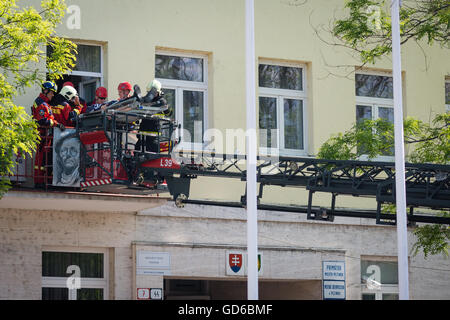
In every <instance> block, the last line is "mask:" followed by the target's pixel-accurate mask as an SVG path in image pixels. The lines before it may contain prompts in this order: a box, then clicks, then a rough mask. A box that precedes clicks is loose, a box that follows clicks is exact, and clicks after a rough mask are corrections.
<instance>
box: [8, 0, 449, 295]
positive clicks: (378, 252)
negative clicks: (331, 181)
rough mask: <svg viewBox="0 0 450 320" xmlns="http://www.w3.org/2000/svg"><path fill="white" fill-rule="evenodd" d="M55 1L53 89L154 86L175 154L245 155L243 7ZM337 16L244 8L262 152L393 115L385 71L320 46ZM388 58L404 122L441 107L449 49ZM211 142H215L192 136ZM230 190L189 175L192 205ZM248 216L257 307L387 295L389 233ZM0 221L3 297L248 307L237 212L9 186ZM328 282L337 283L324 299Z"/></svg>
mask: <svg viewBox="0 0 450 320" xmlns="http://www.w3.org/2000/svg"><path fill="white" fill-rule="evenodd" d="M29 2H30V3H31V4H33V5H35V6H38V1H29ZM67 5H68V10H67V14H66V17H65V19H64V21H63V23H62V24H61V26H60V27H59V28H58V30H57V32H58V35H60V36H61V37H67V38H69V39H71V40H72V41H73V42H75V43H77V44H78V55H77V58H78V59H77V66H76V68H75V69H74V71H73V72H72V73H71V74H70V75H66V77H65V79H64V80H70V81H72V82H73V83H74V84H75V86H76V87H77V90H78V91H79V93H80V95H81V96H83V97H84V98H85V99H86V100H87V101H91V100H92V99H93V97H94V96H93V94H94V91H95V88H97V87H98V86H100V85H103V86H105V87H106V88H107V89H108V91H109V99H115V98H117V92H116V91H117V90H116V89H117V86H118V84H119V83H120V82H123V81H129V82H130V83H132V84H138V85H140V87H141V88H145V87H146V85H147V84H148V83H149V82H150V81H151V80H152V79H154V78H156V79H158V80H160V82H161V83H162V86H163V90H164V92H165V94H166V98H167V100H168V101H169V103H170V104H171V105H172V106H174V108H175V115H174V117H175V119H176V120H177V121H178V122H179V123H180V124H181V126H182V128H183V129H186V130H185V131H184V135H183V136H182V144H184V145H185V146H186V149H189V150H216V151H218V152H220V151H222V152H223V153H231V154H233V153H236V152H240V153H243V152H244V150H245V145H244V144H242V143H243V141H242V140H239V138H238V137H239V134H238V132H239V131H243V130H244V128H245V112H244V110H245V31H244V30H245V26H244V23H245V1H240V0H230V1H220V0H213V1H211V0H193V1H181V0H168V1H153V0H151V1H147V0H146V1H144V0H133V1H123V0H96V1H85V0H68V1H67ZM343 6H344V1H342V0H332V1H326V0H316V1H307V2H305V3H304V4H301V5H300V4H298V2H297V1H289V0H279V1H272V0H261V1H255V37H256V38H255V42H256V48H255V49H256V57H257V61H255V63H256V64H257V71H258V75H257V84H258V85H257V90H258V91H257V99H258V101H257V108H258V115H259V118H258V124H259V129H260V134H259V154H260V155H264V154H271V153H272V152H274V150H275V151H276V152H278V153H279V155H283V156H299V157H300V156H302V157H314V155H315V154H316V153H317V151H318V149H319V148H320V145H321V144H322V143H323V142H324V141H325V140H326V139H328V138H329V137H330V136H331V135H332V134H334V133H337V132H343V131H345V130H347V129H349V128H350V127H351V125H352V124H353V123H354V122H356V121H358V120H360V119H364V118H372V119H376V118H385V119H388V120H391V121H392V120H393V98H392V67H391V61H390V60H389V59H388V58H386V59H384V60H382V61H380V62H378V63H377V64H376V65H374V66H365V67H364V68H362V69H360V68H358V67H359V66H360V63H359V62H358V60H357V59H355V58H354V57H352V56H351V55H350V54H349V52H348V51H345V50H342V49H341V48H339V47H337V46H333V45H330V42H332V40H333V39H331V37H330V35H329V34H328V33H326V31H325V29H324V28H323V26H324V25H325V26H328V25H329V24H330V21H331V19H332V18H333V17H334V16H335V15H336V12H337V13H339V14H340V13H341V12H342V10H343ZM402 50H403V51H402V59H403V60H402V68H403V95H404V97H403V101H404V115H405V116H413V117H416V118H419V119H421V120H423V121H427V120H428V119H430V118H432V117H433V115H434V114H436V113H442V112H445V110H446V108H447V109H448V105H449V103H450V102H449V101H448V97H449V94H448V91H449V90H450V87H449V85H448V83H449V79H450V78H449V77H450V59H449V51H448V49H444V48H441V47H439V46H433V47H428V46H426V45H423V46H421V47H419V45H418V44H416V43H410V42H408V43H407V44H406V45H405V46H403V47H402ZM349 72H350V73H349ZM61 83H62V82H61ZM38 92H39V89H38V88H36V90H29V91H27V92H26V93H25V94H24V95H22V96H21V97H19V98H18V99H17V103H18V104H20V105H23V106H30V105H31V104H32V101H33V100H34V98H35V97H36V96H37V95H38ZM27 109H29V108H27ZM262 129H265V131H264V130H262ZM211 130H214V131H211ZM186 132H187V133H186ZM211 132H214V133H216V134H217V135H216V139H214V142H210V141H207V138H206V136H205V133H207V134H208V133H209V134H210V133H211ZM188 133H189V134H188ZM217 137H219V138H217ZM381 159H382V160H388V161H389V160H393V157H392V155H391V154H386V155H385V156H383V157H382V158H381ZM225 180H226V181H225ZM244 192H245V183H243V182H241V181H238V180H232V179H230V180H227V179H220V178H198V179H196V180H195V182H193V183H192V186H191V198H195V199H214V200H225V201H236V200H238V199H239V197H240V196H241V195H243V194H244ZM307 197H308V195H307V192H306V191H305V190H302V189H297V188H291V189H289V188H279V187H267V188H266V189H265V191H264V197H263V198H262V201H264V202H265V203H283V204H296V205H305V204H306V203H307V199H308V198H307ZM317 201H318V204H320V205H328V204H329V202H330V200H329V198H328V197H327V196H318V197H317ZM336 205H337V207H340V208H360V209H374V208H376V202H375V201H374V199H362V198H355V197H345V196H343V197H340V199H339V201H338V202H337V204H336ZM258 221H259V222H258V229H259V233H258V241H259V254H260V256H259V259H260V260H259V261H260V263H259V278H260V298H261V299H322V298H327V297H328V298H333V296H332V295H333V294H334V295H335V297H337V298H342V297H345V298H346V299H352V300H357V299H396V298H398V277H397V260H396V255H397V245H396V229H395V227H394V226H386V225H376V224H375V222H374V221H373V220H370V219H363V218H359V219H355V218H336V219H335V220H334V222H319V221H311V220H307V219H306V216H304V215H301V214H294V213H286V212H276V211H259V212H258ZM0 222H1V223H0V298H1V299H146V298H147V297H148V295H149V294H150V291H148V292H147V290H145V289H154V290H153V291H152V292H151V295H152V296H151V297H152V298H155V299H156V298H159V297H162V298H164V299H192V298H197V299H245V298H246V278H245V276H246V257H245V254H246V212H245V210H244V209H241V208H225V207H213V206H207V205H193V204H191V205H189V204H188V205H186V206H185V207H184V208H178V207H176V206H175V205H174V203H173V201H171V200H170V199H169V198H168V196H167V194H153V195H131V194H126V192H125V194H124V192H122V194H120V195H111V194H92V193H88V192H74V191H72V190H71V191H68V190H66V189H64V188H62V189H59V190H58V191H54V192H43V191H37V190H34V189H30V190H24V189H20V190H13V191H11V192H9V193H8V194H7V195H6V196H5V197H4V198H3V199H2V200H0ZM413 230H414V229H413V227H412V226H411V227H409V229H408V242H409V243H408V245H409V248H411V247H412V245H413V244H414V242H415V238H414V235H413V234H412V231H413ZM409 259H410V260H409V279H410V297H411V298H412V299H449V298H450V294H449V292H450V290H449V288H450V262H449V260H448V259H445V258H444V257H441V256H433V257H429V258H428V259H424V257H423V255H421V254H418V255H417V256H414V255H410V257H409ZM329 262H331V265H332V268H341V267H342V268H343V269H344V270H343V272H341V274H340V278H339V279H338V280H336V279H335V280H329V279H328V280H327V279H324V271H325V269H326V268H325V266H326V265H328V263H329ZM333 262H334V264H333ZM70 266H75V267H72V268H69V267H70ZM77 268H78V269H77ZM340 271H342V269H340ZM77 272H79V273H80V275H81V284H80V286H81V289H74V290H72V289H70V285H69V283H68V280H70V279H71V280H74V281H75V282H76V281H77V280H76V275H77ZM69 278H70V279H69ZM327 281H340V282H339V285H338V286H337V289H336V290H334V291H333V290H329V288H328V287H326V285H328V284H329V282H327ZM341 284H343V288H342V286H341ZM331 285H333V283H331ZM143 289H144V290H143ZM158 289H162V290H161V291H159V290H158ZM328 294H332V295H331V296H328Z"/></svg>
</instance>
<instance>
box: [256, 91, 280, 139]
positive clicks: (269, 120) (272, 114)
mask: <svg viewBox="0 0 450 320" xmlns="http://www.w3.org/2000/svg"><path fill="white" fill-rule="evenodd" d="M276 129H277V99H276V98H267V97H259V138H260V145H261V147H263V148H278V143H277V141H278V137H277V134H276V132H277V131H276Z"/></svg>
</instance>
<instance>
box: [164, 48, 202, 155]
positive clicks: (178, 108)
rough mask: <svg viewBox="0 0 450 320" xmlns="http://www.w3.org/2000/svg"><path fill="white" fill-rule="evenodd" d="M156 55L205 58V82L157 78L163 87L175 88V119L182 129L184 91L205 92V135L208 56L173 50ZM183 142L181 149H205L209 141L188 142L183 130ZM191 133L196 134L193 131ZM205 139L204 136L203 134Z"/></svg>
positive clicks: (181, 132) (181, 133)
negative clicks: (185, 139)
mask: <svg viewBox="0 0 450 320" xmlns="http://www.w3.org/2000/svg"><path fill="white" fill-rule="evenodd" d="M156 55H165V56H175V57H185V58H196V59H202V60H203V82H199V81H186V80H174V79H164V78H156V80H158V81H159V82H161V86H162V88H163V89H172V90H175V121H176V122H177V123H179V124H181V129H183V123H184V119H183V111H184V105H183V91H184V90H186V91H199V92H203V135H204V133H205V131H206V130H207V128H208V56H207V55H203V54H194V53H187V52H172V51H166V50H156V52H155V57H156ZM179 134H180V138H181V142H180V146H179V147H180V151H181V150H185V151H203V148H204V147H205V146H206V145H207V142H203V143H200V142H186V141H183V136H182V135H183V130H181V131H180V132H179ZM191 134H194V133H193V132H191ZM202 140H203V136H202Z"/></svg>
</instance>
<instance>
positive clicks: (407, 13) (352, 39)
mask: <svg viewBox="0 0 450 320" xmlns="http://www.w3.org/2000/svg"><path fill="white" fill-rule="evenodd" d="M390 3H391V0H349V1H347V3H346V5H345V8H346V9H348V10H349V14H348V15H347V16H346V17H345V18H343V19H338V20H336V21H335V22H334V26H333V30H332V34H333V35H334V36H335V37H336V38H337V39H339V41H340V44H341V45H343V46H346V47H349V48H351V49H353V50H355V51H356V52H358V53H359V54H360V57H361V61H362V62H363V63H364V64H365V63H375V61H376V60H377V59H378V58H380V57H382V56H384V55H386V54H388V53H390V52H391V51H392V36H391V17H390ZM449 34H450V2H449V1H448V0H403V1H402V6H401V8H400V36H401V44H404V43H406V42H408V41H410V40H413V41H416V42H417V41H420V40H423V41H425V42H426V43H427V44H428V45H432V44H434V43H436V42H437V43H438V44H439V45H441V46H442V47H444V48H447V49H448V48H449Z"/></svg>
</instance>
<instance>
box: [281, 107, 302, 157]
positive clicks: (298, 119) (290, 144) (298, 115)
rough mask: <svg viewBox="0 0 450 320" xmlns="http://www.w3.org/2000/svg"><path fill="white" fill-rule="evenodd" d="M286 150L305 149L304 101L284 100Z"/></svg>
mask: <svg viewBox="0 0 450 320" xmlns="http://www.w3.org/2000/svg"><path fill="white" fill-rule="evenodd" d="M284 148H285V149H303V101H302V100H293V99H284Z"/></svg>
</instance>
